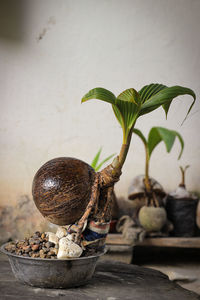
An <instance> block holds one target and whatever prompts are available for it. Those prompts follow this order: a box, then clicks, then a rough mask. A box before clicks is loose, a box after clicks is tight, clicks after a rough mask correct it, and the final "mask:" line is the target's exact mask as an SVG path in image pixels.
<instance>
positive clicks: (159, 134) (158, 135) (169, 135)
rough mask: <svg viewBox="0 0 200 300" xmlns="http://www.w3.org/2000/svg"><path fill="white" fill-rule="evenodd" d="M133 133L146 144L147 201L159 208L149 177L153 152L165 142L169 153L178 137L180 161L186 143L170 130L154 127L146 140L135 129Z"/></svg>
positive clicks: (145, 183)
mask: <svg viewBox="0 0 200 300" xmlns="http://www.w3.org/2000/svg"><path fill="white" fill-rule="evenodd" d="M133 132H134V133H135V134H136V135H137V136H138V137H140V139H141V141H142V142H143V144H144V148H145V176H144V186H145V197H146V199H147V204H148V205H153V206H159V203H158V201H157V199H156V193H155V191H154V187H153V185H152V182H151V180H150V177H149V163H150V158H151V155H152V153H153V150H154V149H155V148H156V147H157V146H158V145H159V144H160V142H162V141H163V142H164V143H165V146H166V150H167V152H168V153H169V152H170V151H171V149H172V147H173V145H174V142H175V139H176V137H177V138H178V140H179V142H180V145H181V151H180V154H179V157H178V159H180V157H181V155H182V153H183V149H184V141H183V138H182V137H181V135H180V134H179V133H178V132H177V131H175V130H170V129H167V128H163V127H153V128H151V130H150V131H149V134H148V138H147V139H146V138H145V137H144V135H143V133H142V132H141V131H140V130H139V129H136V128H134V129H133Z"/></svg>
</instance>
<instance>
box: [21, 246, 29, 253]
mask: <svg viewBox="0 0 200 300" xmlns="http://www.w3.org/2000/svg"><path fill="white" fill-rule="evenodd" d="M22 250H24V251H25V252H26V251H28V252H29V251H30V250H31V246H30V245H29V246H23V247H22Z"/></svg>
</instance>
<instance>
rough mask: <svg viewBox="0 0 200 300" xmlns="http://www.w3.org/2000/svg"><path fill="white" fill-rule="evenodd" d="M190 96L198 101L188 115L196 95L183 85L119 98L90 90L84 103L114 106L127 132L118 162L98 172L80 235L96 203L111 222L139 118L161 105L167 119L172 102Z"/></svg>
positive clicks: (153, 87)
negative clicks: (111, 209)
mask: <svg viewBox="0 0 200 300" xmlns="http://www.w3.org/2000/svg"><path fill="white" fill-rule="evenodd" d="M186 94H187V95H191V96H192V97H193V99H194V100H193V102H192V104H191V105H190V107H189V110H188V112H187V115H188V114H189V112H190V110H191V109H192V106H193V105H194V102H195V99H196V96H195V93H194V92H193V91H192V90H191V89H189V88H185V87H181V86H172V87H167V86H165V85H162V84H150V85H146V86H144V87H143V88H142V89H141V90H140V91H138V92H137V91H136V90H135V89H133V88H130V89H127V90H125V91H123V92H122V93H121V94H120V95H119V96H118V97H116V96H115V95H114V94H113V93H112V92H110V91H109V90H107V89H104V88H95V89H92V90H90V91H89V92H88V93H87V94H86V95H85V96H84V97H83V98H82V102H86V101H88V100H91V99H98V100H101V101H104V102H107V103H110V104H111V105H112V108H113V111H114V114H115V116H116V118H117V120H118V122H119V123H120V125H121V128H122V131H123V142H122V146H121V150H120V153H119V155H118V156H117V157H116V158H115V159H114V161H113V162H112V164H110V165H109V166H107V167H106V168H104V169H103V170H102V171H101V172H97V173H96V178H95V181H94V185H93V187H92V193H91V199H90V201H89V202H88V205H87V207H86V210H85V212H84V214H83V216H82V218H81V219H80V221H79V223H78V226H79V232H78V236H80V234H81V231H82V228H83V225H84V222H85V221H86V219H87V218H88V216H89V215H90V213H91V211H92V209H93V207H94V206H95V205H96V203H98V208H99V214H97V215H96V217H97V216H98V217H97V218H98V219H99V220H100V221H101V222H102V221H103V220H106V219H108V220H109V219H110V214H106V212H107V211H109V209H108V208H109V206H110V202H111V194H112V191H113V187H114V184H115V183H116V182H117V181H118V180H119V178H120V175H121V170H122V167H123V164H124V162H125V160H126V156H127V153H128V149H129V146H130V142H131V137H132V133H133V128H134V126H135V123H136V121H137V119H138V118H139V117H141V116H143V115H145V114H148V113H150V112H151V111H153V110H155V109H157V108H158V107H160V106H162V107H163V109H164V111H165V113H166V116H167V114H168V111H169V107H170V105H171V102H172V100H173V99H174V98H176V97H177V96H180V95H186ZM187 115H186V117H187ZM93 217H95V216H93Z"/></svg>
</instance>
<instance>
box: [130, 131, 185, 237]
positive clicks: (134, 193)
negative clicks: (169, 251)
mask: <svg viewBox="0 0 200 300" xmlns="http://www.w3.org/2000/svg"><path fill="white" fill-rule="evenodd" d="M133 132H134V133H135V134H136V135H138V136H139V137H140V139H141V140H142V142H143V144H144V148H145V158H146V159H145V175H144V176H143V175H141V176H137V177H136V178H135V179H134V181H133V184H132V185H131V186H130V188H129V199H130V200H134V202H135V203H136V204H137V210H138V211H139V216H138V217H139V222H140V224H141V225H142V226H143V228H144V229H145V230H146V231H150V232H151V231H160V230H161V229H162V227H163V226H164V225H165V223H166V221H167V215H166V211H165V208H164V207H163V201H162V199H163V197H164V196H165V192H164V190H163V188H162V186H161V185H160V184H159V183H158V182H157V181H156V180H155V179H153V178H150V177H149V163H150V158H151V155H152V152H153V150H154V149H155V148H156V146H157V145H158V144H159V143H160V142H162V141H163V142H164V143H165V146H166V150H167V152H170V151H171V149H172V147H173V144H174V141H175V138H176V137H177V138H178V139H179V141H180V144H181V152H180V154H179V157H178V158H180V157H181V155H182V152H183V148H184V142H183V139H182V137H181V135H180V134H179V133H178V132H176V131H174V130H169V129H167V128H163V127H153V128H151V130H150V131H149V135H148V139H146V138H145V137H144V135H143V134H142V132H141V131H140V130H138V129H133ZM136 199H137V200H136Z"/></svg>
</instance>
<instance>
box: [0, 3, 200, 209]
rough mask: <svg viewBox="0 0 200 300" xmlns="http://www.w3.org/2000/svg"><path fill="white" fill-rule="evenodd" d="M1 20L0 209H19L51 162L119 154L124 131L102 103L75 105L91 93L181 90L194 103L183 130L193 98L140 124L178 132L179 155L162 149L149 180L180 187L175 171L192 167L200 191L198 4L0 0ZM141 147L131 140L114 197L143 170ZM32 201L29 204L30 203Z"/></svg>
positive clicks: (191, 183) (191, 181) (192, 181)
mask: <svg viewBox="0 0 200 300" xmlns="http://www.w3.org/2000/svg"><path fill="white" fill-rule="evenodd" d="M0 5H1V9H0V11H1V12H0V14H1V21H0V23H1V24H0V25H1V26H0V27H1V29H0V59H1V60H0V61H1V62H0V63H1V72H0V84H1V88H0V95H1V97H0V101H1V114H0V142H1V148H0V166H1V173H0V203H1V206H2V207H5V206H8V205H9V206H11V207H13V206H15V205H16V204H17V203H18V201H20V199H21V197H22V198H23V197H24V196H23V195H27V196H28V197H29V198H30V197H31V184H32V179H33V176H34V174H35V172H36V171H37V170H38V168H39V167H40V166H41V165H42V164H43V163H45V162H46V161H48V160H49V159H51V158H54V157H58V156H73V157H76V158H80V159H82V160H85V161H86V162H91V160H92V158H93V156H94V154H95V153H96V152H97V150H98V149H99V147H100V146H103V155H104V156H107V155H109V154H111V153H118V151H119V149H120V145H121V140H122V133H121V129H120V128H119V125H118V123H117V121H116V120H115V117H114V115H113V112H112V109H111V107H110V106H109V105H108V104H106V103H101V102H100V101H99V102H98V101H96V102H95V101H94V102H93V103H92V102H88V103H85V104H83V105H81V104H80V100H81V97H82V96H83V95H84V94H85V93H86V92H87V91H88V90H89V89H91V88H93V87H97V86H102V87H105V88H107V89H110V90H111V91H112V92H113V93H115V94H116V95H117V94H119V93H120V92H121V91H123V90H124V89H126V88H129V87H134V88H135V89H138V90H139V89H140V88H141V87H142V86H143V85H145V84H148V83H151V82H160V83H164V84H166V85H168V86H172V85H177V84H178V85H183V86H187V87H190V88H192V89H193V90H194V91H195V92H196V94H197V102H196V104H195V106H194V108H193V110H192V112H191V114H190V116H189V117H188V119H187V121H186V122H185V123H184V124H183V126H181V122H182V120H183V118H184V117H185V114H186V111H187V109H188V107H189V105H190V103H191V100H192V99H191V97H189V96H183V97H180V98H178V99H177V100H176V101H175V103H174V104H173V105H172V107H171V110H170V112H169V117H168V120H167V121H166V120H165V116H164V112H163V111H162V109H159V110H157V111H155V112H153V113H151V114H150V115H148V116H145V117H142V118H141V119H140V120H139V121H138V123H137V127H139V128H140V129H141V130H142V131H143V132H144V133H145V134H147V133H148V131H149V129H150V128H151V127H152V126H164V127H168V128H172V129H175V130H178V131H179V132H180V133H181V134H182V136H183V138H184V140H185V151H184V154H183V157H182V159H181V161H180V162H179V161H177V157H178V152H179V149H180V146H179V145H178V142H176V145H175V147H174V149H173V151H172V153H171V154H170V155H167V154H166V151H165V147H164V145H160V146H159V147H158V149H157V150H155V153H154V154H153V156H152V161H151V170H150V171H151V175H152V176H153V177H155V178H156V179H158V180H159V181H160V182H161V183H162V184H163V186H164V187H165V188H166V190H168V191H169V190H173V189H174V188H176V186H177V184H178V183H179V179H180V173H179V169H178V166H179V165H180V164H181V165H186V164H190V165H191V168H190V169H189V170H188V174H187V175H188V176H187V185H188V188H189V189H190V190H199V189H200V188H199V179H200V172H199V170H200V160H199V156H200V139H199V128H200V118H199V107H200V105H199V94H200V80H199V78H200V38H199V26H200V21H199V20H200V1H199V0H190V1H188V0H173V1H172V0H142V1H141V0H124V1H120V0H101V1H97V0H96V1H95V0H84V1H81V0H79V1H72V0H71V1H69V0H57V1H53V0H35V1H30V0H29V1H23V0H18V1H17V4H15V3H14V1H1V2H0ZM143 169H144V151H143V145H142V144H141V142H140V141H139V140H138V138H137V137H134V138H133V140H132V144H131V148H130V152H129V156H128V159H127V161H126V163H125V165H124V169H123V175H122V177H121V181H120V182H119V183H118V184H117V185H116V191H117V194H118V195H123V196H126V195H127V189H128V186H129V182H130V180H131V179H132V178H133V177H134V176H136V175H138V174H141V173H143ZM30 199H31V198H30Z"/></svg>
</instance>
